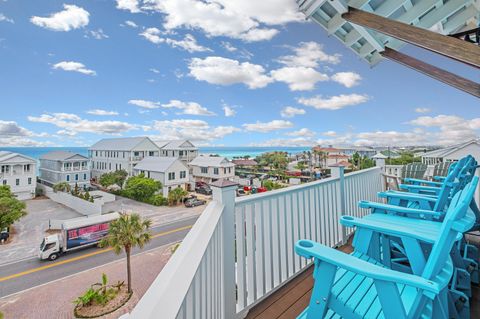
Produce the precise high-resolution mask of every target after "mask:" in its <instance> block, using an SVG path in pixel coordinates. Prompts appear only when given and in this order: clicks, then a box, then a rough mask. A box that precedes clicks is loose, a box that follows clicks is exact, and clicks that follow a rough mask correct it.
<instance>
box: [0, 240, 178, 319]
mask: <svg viewBox="0 0 480 319" xmlns="http://www.w3.org/2000/svg"><path fill="white" fill-rule="evenodd" d="M170 247H171V245H167V246H162V247H159V248H155V249H152V250H150V251H145V252H143V253H141V254H138V255H135V256H133V257H132V286H133V290H134V293H133V296H132V298H131V299H130V300H129V301H128V303H127V304H126V305H125V306H123V307H122V308H120V309H119V310H117V311H115V312H113V313H111V314H109V315H107V316H104V317H102V318H104V319H115V318H118V317H119V316H120V315H122V314H124V313H126V312H127V311H130V310H131V309H133V307H134V306H135V304H136V303H137V302H138V300H139V299H140V298H141V296H143V294H144V293H145V291H146V290H147V289H148V287H150V284H151V283H152V282H153V280H154V279H155V278H156V277H157V275H158V274H159V273H160V271H161V270H162V269H163V267H164V266H165V264H166V263H167V261H168V259H169V258H170V256H171V251H170ZM102 273H105V274H107V276H108V280H109V283H116V282H117V280H125V284H126V261H125V259H122V260H120V261H115V262H113V263H110V264H107V265H103V266H100V267H98V268H94V269H90V270H87V271H84V272H81V273H78V274H75V275H73V276H70V277H67V278H63V279H60V280H57V281H53V282H50V283H48V284H45V285H43V286H38V287H35V288H32V289H30V290H26V291H24V292H20V293H18V294H15V295H12V296H10V297H5V298H2V299H0V311H2V312H3V313H4V314H5V319H13V318H15V319H64V318H65V319H67V318H69V319H70V318H74V316H73V308H74V305H73V303H72V301H73V300H75V299H76V298H77V297H78V296H80V295H81V294H82V293H83V292H84V291H85V290H86V289H87V288H88V287H89V286H90V285H91V284H93V283H96V282H99V281H100V280H101V275H102Z"/></svg>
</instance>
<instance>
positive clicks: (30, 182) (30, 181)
mask: <svg viewBox="0 0 480 319" xmlns="http://www.w3.org/2000/svg"><path fill="white" fill-rule="evenodd" d="M28 185H32V178H31V177H29V178H28Z"/></svg>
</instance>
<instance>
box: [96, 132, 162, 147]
mask: <svg viewBox="0 0 480 319" xmlns="http://www.w3.org/2000/svg"><path fill="white" fill-rule="evenodd" d="M145 140H149V141H150V142H151V143H152V144H154V145H156V144H155V143H154V142H152V140H150V139H149V138H148V137H146V136H137V137H119V138H104V139H102V140H100V141H98V142H97V143H95V144H93V145H92V146H91V147H90V150H102V151H103V150H105V151H130V150H132V149H133V148H135V146H137V145H138V144H140V143H141V142H143V141H145Z"/></svg>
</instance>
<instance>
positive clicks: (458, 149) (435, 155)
mask: <svg viewBox="0 0 480 319" xmlns="http://www.w3.org/2000/svg"><path fill="white" fill-rule="evenodd" d="M468 154H470V155H472V156H473V157H475V159H476V160H477V161H480V140H478V139H474V140H470V141H468V142H465V143H462V144H456V145H452V146H448V147H445V148H441V149H438V150H434V151H430V152H426V153H423V154H422V155H421V157H422V163H424V164H428V165H435V164H437V163H440V162H446V161H456V160H458V159H460V158H462V157H464V156H466V155H468Z"/></svg>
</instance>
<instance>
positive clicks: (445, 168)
mask: <svg viewBox="0 0 480 319" xmlns="http://www.w3.org/2000/svg"><path fill="white" fill-rule="evenodd" d="M451 165H452V162H441V163H438V164H436V165H435V167H434V168H433V176H448V174H450V173H451V171H450V166H451Z"/></svg>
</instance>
